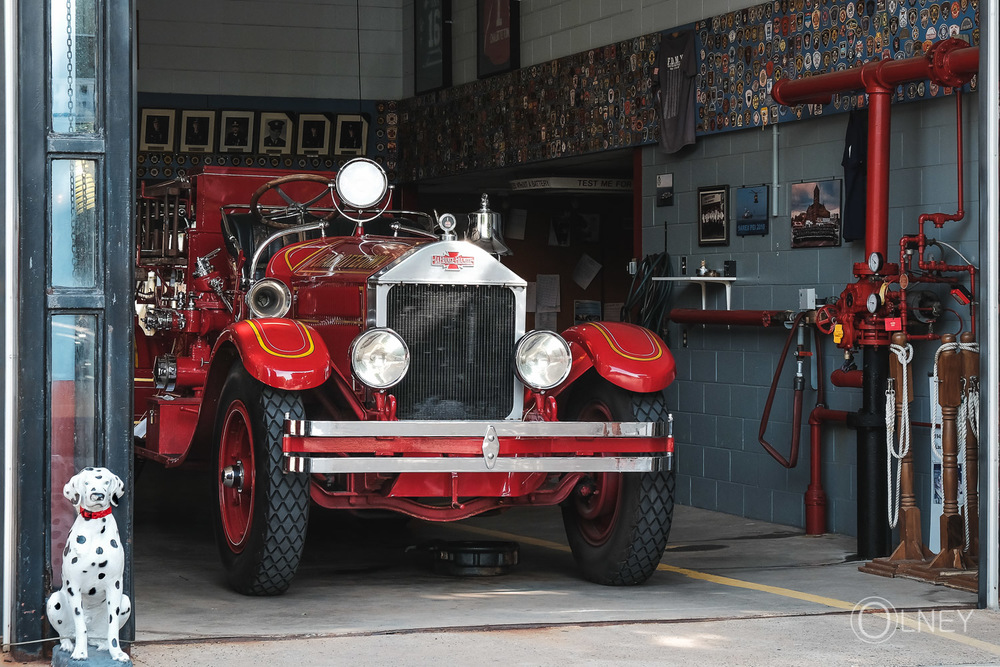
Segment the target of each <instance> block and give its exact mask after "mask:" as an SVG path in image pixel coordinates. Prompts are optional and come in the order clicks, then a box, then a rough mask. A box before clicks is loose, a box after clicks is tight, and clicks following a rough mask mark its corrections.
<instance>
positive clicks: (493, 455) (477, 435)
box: [284, 417, 674, 474]
mask: <svg viewBox="0 0 1000 667" xmlns="http://www.w3.org/2000/svg"><path fill="white" fill-rule="evenodd" d="M668 420H669V421H668V422H666V423H663V422H505V421H498V422H487V421H455V422H448V421H445V422H442V421H309V420H301V419H299V420H296V419H288V420H285V429H284V430H285V437H286V448H285V454H284V469H285V471H286V472H297V473H324V474H332V473H408V472H415V473H442V472H443V473H451V472H504V473H507V472H657V471H670V470H673V469H674V452H673V449H674V447H673V435H672V431H673V428H672V427H673V424H672V421H673V418H672V417H668ZM306 438H331V439H335V440H336V439H341V440H342V441H344V442H347V439H354V440H356V439H358V438H372V439H373V440H374V441H376V442H379V443H380V444H382V445H384V444H385V443H386V441H388V442H391V441H392V440H393V439H408V440H412V439H428V440H435V439H436V440H452V441H455V440H462V439H465V440H466V441H467V440H468V439H473V438H474V439H475V442H472V443H469V442H465V443H462V446H463V449H462V450H461V453H456V452H454V450H452V451H451V452H449V454H450V455H438V456H413V455H410V456H401V455H398V454H399V452H398V451H393V448H392V447H388V448H386V447H384V446H383V447H382V449H381V451H382V455H373V454H372V453H371V452H369V453H364V452H362V451H359V450H353V451H352V452H351V453H353V454H354V455H342V454H341V453H329V452H316V451H295V450H296V449H297V447H296V446H295V445H296V443H295V440H296V439H306ZM629 438H639V439H645V440H648V439H650V438H664V439H665V440H666V442H665V443H664V444H665V447H664V450H665V451H663V452H660V451H657V452H648V451H647V452H644V453H637V454H622V453H618V452H620V450H621V449H622V448H621V447H615V448H613V449H615V450H616V451H615V453H612V452H609V454H610V455H603V456H602V455H599V454H588V455H577V456H573V455H569V456H567V455H565V454H566V452H565V451H563V452H561V453H562V454H563V455H555V454H556V452H553V453H552V454H548V453H546V452H545V450H544V448H540V449H541V450H542V451H540V452H539V453H537V454H536V453H533V452H524V451H521V452H519V453H514V454H513V455H511V454H510V452H508V454H507V455H501V444H502V441H504V440H506V441H507V442H508V443H511V444H513V443H512V442H511V441H514V442H517V441H520V443H524V442H530V441H531V440H532V439H549V440H551V439H566V440H579V441H593V440H595V439H615V440H619V439H629ZM480 439H481V441H480ZM480 442H481V443H482V445H481V451H480V450H479V443H480ZM304 449H307V448H304ZM529 449H530V448H529ZM571 449H572V447H571ZM581 449H583V447H581ZM590 449H591V450H592V449H593V448H592V447H591V448H590ZM346 453H347V452H344V453H343V454H346ZM424 453H426V452H424Z"/></svg>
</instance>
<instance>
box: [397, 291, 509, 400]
mask: <svg viewBox="0 0 1000 667" xmlns="http://www.w3.org/2000/svg"><path fill="white" fill-rule="evenodd" d="M388 302H389V313H388V319H387V323H388V325H389V327H391V328H392V329H393V330H395V331H396V332H397V333H398V334H399V335H401V336H402V337H403V340H405V341H406V344H407V346H409V348H410V370H409V372H408V373H407V374H406V377H405V378H404V379H403V381H402V382H401V383H400V384H399V385H397V386H396V387H395V388H394V389H393V390H392V393H393V394H394V395H395V396H396V401H397V406H396V414H397V415H398V416H399V418H400V419H455V420H461V419H503V418H504V417H506V416H507V415H508V414H510V411H511V409H512V407H513V400H514V384H515V379H514V343H515V341H514V332H515V318H514V315H515V305H514V293H513V292H512V291H511V290H510V289H508V288H506V287H503V286H499V285H488V286H469V285H399V286H396V287H393V288H392V289H391V290H389V295H388Z"/></svg>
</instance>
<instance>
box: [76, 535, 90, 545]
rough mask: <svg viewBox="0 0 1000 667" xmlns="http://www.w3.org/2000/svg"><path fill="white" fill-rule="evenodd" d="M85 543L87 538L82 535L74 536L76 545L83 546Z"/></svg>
mask: <svg viewBox="0 0 1000 667" xmlns="http://www.w3.org/2000/svg"><path fill="white" fill-rule="evenodd" d="M86 541H87V538H86V537H84V536H83V535H77V536H76V542H77V544H83V543H84V542H86Z"/></svg>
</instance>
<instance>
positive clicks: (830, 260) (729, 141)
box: [643, 95, 979, 534]
mask: <svg viewBox="0 0 1000 667" xmlns="http://www.w3.org/2000/svg"><path fill="white" fill-rule="evenodd" d="M976 104H977V99H976V96H975V95H967V96H966V100H965V105H964V106H965V113H964V116H965V119H966V125H965V128H964V133H965V140H964V148H965V174H966V178H965V181H966V183H965V210H966V218H965V220H964V221H963V222H959V223H953V224H949V225H947V226H946V227H945V228H944V229H942V230H933V226H932V225H929V226H928V227H929V229H928V230H927V233H928V235H929V236H931V237H933V238H937V239H940V240H942V241H946V242H948V243H950V244H952V245H953V246H955V247H956V248H958V250H959V251H960V252H961V253H962V254H964V255H965V256H966V257H967V258H969V260H970V261H971V262H972V263H974V264H978V263H979V254H978V223H977V212H978V194H977V186H976V182H977V181H976V178H977V170H978V159H977V141H978V138H977V132H978V125H977V122H976V121H977V109H976ZM846 127H847V116H846V115H845V114H838V115H833V116H828V117H825V118H820V119H817V120H811V121H801V122H797V123H786V124H783V125H781V126H779V128H778V181H779V184H780V185H781V187H780V188H779V189H778V190H777V191H774V190H772V191H771V197H772V198H777V201H778V215H777V217H772V218H771V228H770V233H769V234H768V235H767V236H764V237H760V236H747V237H737V236H735V224H734V222H733V214H732V208H731V210H730V222H729V225H730V236H731V242H730V244H729V245H728V246H726V247H699V246H698V240H697V239H698V237H697V230H696V228H695V212H696V205H697V204H696V196H697V190H698V187H699V186H711V185H720V184H724V185H728V186H729V187H730V201H731V202H732V201H733V200H734V198H735V189H736V188H737V187H739V186H743V185H759V184H761V183H768V184H770V183H771V170H772V140H773V139H772V132H773V130H772V129H771V128H765V129H763V130H746V131H739V132H730V133H727V134H720V135H715V136H710V137H701V138H699V139H698V143H697V145H696V146H695V147H694V148H693V149H691V150H689V151H687V152H685V153H682V154H679V155H672V156H671V155H666V154H664V153H662V152H661V151H659V149H656V148H649V149H646V150H645V154H644V167H643V252H644V253H646V254H654V253H659V252H662V251H664V250H666V252H667V253H669V255H670V257H671V265H672V267H673V269H674V272H675V274H678V275H679V273H680V270H679V264H680V259H681V257H683V256H686V257H687V265H688V274H689V275H693V272H694V270H695V268H696V267H697V266H698V265H699V264H700V263H701V260H703V259H704V260H706V263H707V266H708V267H709V268H714V269H717V270H719V271H720V273H721V271H722V268H723V261H725V260H735V261H736V264H737V277H738V278H740V282H737V283H736V284H735V286H734V287H733V294H732V298H733V305H732V307H733V308H734V309H774V310H786V309H790V310H796V309H797V307H798V302H799V301H798V298H799V288H801V287H814V288H815V289H816V294H817V296H818V297H829V296H836V295H839V294H840V292H841V291H842V290H843V288H844V286H845V285H846V284H847V283H849V282H853V276H852V266H853V263H854V262H863V261H865V259H866V258H865V257H864V241H863V240H861V241H855V242H853V243H844V244H842V245H841V246H840V247H836V248H818V249H794V250H793V249H790V247H789V244H790V237H791V234H790V221H789V211H788V208H789V207H788V202H789V196H788V191H789V188H788V185H789V184H791V183H795V182H800V181H811V180H822V179H828V178H843V169H842V167H841V166H840V163H841V159H842V156H843V145H844V137H845V132H846ZM955 127H956V123H955V106H954V101H953V100H952V99H946V100H933V101H929V102H922V103H913V104H900V105H898V106H894V107H893V113H892V144H891V160H890V166H891V173H890V211H889V220H890V224H889V246H888V247H889V253H890V255H894V253H896V252H898V250H897V249H898V241H899V238H900V236H901V235H902V234H903V233H904V232H905V233H909V234H912V233H916V231H917V217H918V215H919V214H920V213H923V212H935V211H946V212H953V211H954V210H955V209H956V206H957V181H956V176H955V173H956V157H955V141H956V139H955V136H956V129H955ZM661 173H672V174H673V178H674V189H675V196H674V205H673V206H672V207H660V208H658V207H656V205H655V197H654V196H655V190H656V175H657V174H661ZM731 206H732V204H731ZM935 252H936V251H935ZM946 253H947V254H946V256H945V259H947V260H948V261H949V262H950V263H954V264H958V263H963V262H962V260H961V259H960V258H959V257H958V256H957V255H956V254H955V253H952V252H951V251H948V250H946ZM888 261H897V258H896V257H895V256H891V257H889V258H888ZM709 290H710V291H709V294H708V307H709V308H716V309H723V308H725V300H724V291H723V289H722V288H721V287H710V288H709ZM937 291H938V292H939V293H941V299H942V301H943V303H944V304H945V306H946V307H953V308H955V309H956V310H959V311H960V312H961V313H962V317H963V318H964V319H965V327H966V328H968V327H969V322H968V317H967V315H966V313H965V311H964V309H962V308H960V307H959V306H958V305H957V304H956V303H955V302H954V301H953V300H952V299H951V297H950V296H949V295H948V294H947V293H946V292H944V291H943V290H941V289H938V290H937ZM673 303H674V306H676V307H684V308H699V307H700V306H701V291H700V288H699V287H698V286H697V285H693V284H690V285H689V284H682V285H680V286H677V287H675V289H674V293H673ZM958 329H959V323H958V321H957V319H956V318H955V317H954V316H953V315H952V314H950V313H949V314H948V316H947V317H946V318H945V319H944V320H943V322H942V324H941V325H940V326H938V327H937V330H938V331H940V332H956V331H958ZM685 331H686V337H687V343H686V345H685V344H684V335H685ZM667 333H668V336H669V343H670V346H671V349H672V350H673V352H674V355H675V357H676V360H677V365H678V377H677V381H676V382H675V383H674V384H673V385H672V386H671V387H670V388H669V389H668V391H667V396H668V400H669V405H670V407H671V409H672V410H673V411H674V412H675V418H676V435H677V440H678V443H679V446H678V447H679V471H680V478H679V484H678V487H677V488H678V500H679V501H680V502H681V503H684V504H691V505H695V506H697V507H704V508H708V509H714V510H720V511H724V512H729V513H733V514H738V515H742V516H746V517H749V518H754V519H763V520H768V521H774V522H777V523H783V524H789V525H794V526H804V524H805V513H804V503H803V494H804V492H805V490H806V487H807V485H808V483H809V459H810V457H809V429H808V426H807V425H806V424H805V422H806V420H807V419H808V413H809V411H810V410H811V409H812V407H813V406H814V405H815V400H816V399H815V391H813V390H811V389H810V390H807V391H806V395H805V398H804V402H803V412H804V413H805V416H804V417H803V423H804V426H803V429H802V436H801V438H802V439H801V443H802V445H801V451H800V456H799V464H798V466H797V467H796V468H794V469H792V470H786V469H785V468H783V467H781V466H780V465H779V464H778V463H777V462H776V461H774V460H773V459H772V458H771V457H770V456H769V455H768V454H767V453H766V452H765V451H764V450H763V448H762V447H761V445H760V443H759V442H758V430H759V427H760V418H761V414H762V411H763V408H764V403H765V400H766V398H767V393H768V388H769V386H770V383H771V379H772V376H773V373H774V370H775V368H776V366H777V363H778V358H779V356H780V352H781V346H782V344H783V343H784V340H785V337H786V331H784V330H783V329H773V328H768V329H764V328H759V327H733V328H731V329H727V328H726V327H725V326H708V327H702V326H701V325H686V326H681V325H677V324H673V323H671V324H670V325H669V326H668V327H667ZM811 347H812V342H811V340H810V348H811ZM937 347H938V343H936V342H935V343H918V344H916V345H915V361H914V374H913V375H914V383H915V387H916V393H917V398H916V400H915V402H914V403H913V405H912V411H913V415H912V418H913V420H915V421H924V422H926V421H928V420H929V412H928V398H927V396H928V380H927V376H928V373H929V372H930V371H931V368H932V363H933V358H934V352H935V350H936V349H937ZM793 348H794V342H793ZM822 353H823V355H824V359H825V366H826V375H827V377H829V373H830V371H832V370H833V369H835V368H839V367H840V366H841V364H842V363H843V361H844V357H843V352H842V351H841V350H840V349H838V348H836V347H835V346H834V344H833V342H832V340H831V339H830V337H824V340H823V343H822ZM858 366H859V367H860V366H861V359H860V355H859V357H858ZM794 370H795V362H794V358H791V357H789V359H788V360H786V362H785V369H784V373H783V375H782V378H781V380H780V382H779V385H778V387H779V389H778V392H777V395H776V398H775V401H774V404H773V407H772V410H771V418H770V425H769V428H768V431H767V434H766V438H767V440H768V441H769V442H771V444H772V445H774V446H775V447H776V448H777V449H778V450H779V451H782V452H786V453H787V452H788V447H789V443H790V441H791V420H792V418H791V414H792V413H791V409H792V377H793V374H794ZM824 380H825V378H824ZM826 387H827V405H828V407H831V408H834V409H842V410H851V411H855V410H857V409H858V408H859V407H860V402H861V390H859V389H834V388H833V387H832V386H831V385H830V384H829V382H828V381H827V385H826ZM928 441H929V431H928V429H926V428H915V429H914V451H915V453H916V454H915V455H916V457H917V460H916V466H917V471H918V480H917V489H918V497H919V502H920V503H921V506H922V507H923V508H924V510H925V511H924V512H923V516H924V520H925V524H926V523H927V511H926V508H927V504H928V493H929V489H928V484H929V473H928V471H929V459H928V456H929V454H928ZM856 442H857V441H856V435H855V432H854V431H853V430H851V429H849V428H847V427H845V426H843V425H828V426H825V427H824V430H823V448H822V460H823V485H824V488H825V491H826V493H827V497H828V513H827V515H828V517H827V521H828V525H829V528H830V530H832V531H835V532H840V533H846V534H856V530H857V523H856V516H857V498H858V493H857V488H856V486H855V485H856V472H857V471H856V456H855V452H856Z"/></svg>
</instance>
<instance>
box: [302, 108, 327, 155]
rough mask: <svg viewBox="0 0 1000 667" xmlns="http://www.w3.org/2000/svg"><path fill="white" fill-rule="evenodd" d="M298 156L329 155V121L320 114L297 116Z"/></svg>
mask: <svg viewBox="0 0 1000 667" xmlns="http://www.w3.org/2000/svg"><path fill="white" fill-rule="evenodd" d="M298 135H299V139H298V143H297V144H296V151H295V152H296V153H298V154H299V155H328V154H329V153H330V119H329V118H327V117H326V116H325V115H323V114H321V113H303V114H299V132H298Z"/></svg>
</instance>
